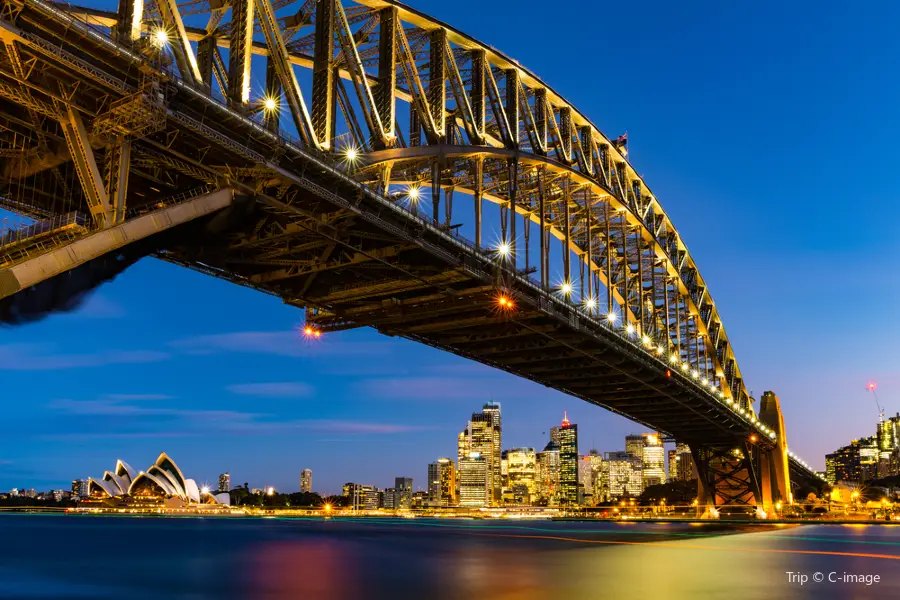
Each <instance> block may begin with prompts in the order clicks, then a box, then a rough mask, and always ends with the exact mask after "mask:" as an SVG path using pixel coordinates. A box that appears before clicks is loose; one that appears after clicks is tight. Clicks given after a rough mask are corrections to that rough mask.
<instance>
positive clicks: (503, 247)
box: [497, 242, 511, 258]
mask: <svg viewBox="0 0 900 600" xmlns="http://www.w3.org/2000/svg"><path fill="white" fill-rule="evenodd" d="M510 251H511V248H510V246H509V242H500V244H499V245H498V246H497V254H499V255H500V256H502V257H503V258H506V257H507V256H509V253H510Z"/></svg>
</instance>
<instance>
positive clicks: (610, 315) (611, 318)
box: [606, 312, 616, 323]
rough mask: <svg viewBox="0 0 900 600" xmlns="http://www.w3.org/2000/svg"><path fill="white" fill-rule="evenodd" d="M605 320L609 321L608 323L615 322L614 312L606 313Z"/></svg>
mask: <svg viewBox="0 0 900 600" xmlns="http://www.w3.org/2000/svg"><path fill="white" fill-rule="evenodd" d="M606 320H607V321H609V322H610V323H615V322H616V313H614V312H611V313H608V314H607V315H606Z"/></svg>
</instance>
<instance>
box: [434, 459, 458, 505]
mask: <svg viewBox="0 0 900 600" xmlns="http://www.w3.org/2000/svg"><path fill="white" fill-rule="evenodd" d="M456 488H457V485H456V468H455V466H454V464H453V461H452V460H450V459H449V458H439V459H437V462H433V463H431V464H429V465H428V499H429V501H431V502H432V503H434V504H437V505H439V506H456V502H457V496H456Z"/></svg>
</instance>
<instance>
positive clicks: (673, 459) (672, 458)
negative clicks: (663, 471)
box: [667, 449, 678, 481]
mask: <svg viewBox="0 0 900 600" xmlns="http://www.w3.org/2000/svg"><path fill="white" fill-rule="evenodd" d="M668 460H669V476H668V479H667V481H676V480H677V477H678V453H677V452H676V451H675V450H674V449H673V450H669V454H668Z"/></svg>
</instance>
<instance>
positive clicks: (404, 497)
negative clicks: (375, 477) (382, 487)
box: [394, 477, 413, 508]
mask: <svg viewBox="0 0 900 600" xmlns="http://www.w3.org/2000/svg"><path fill="white" fill-rule="evenodd" d="M394 488H396V490H397V494H398V495H399V496H400V500H399V502H398V504H399V506H398V507H397V508H409V507H410V506H411V505H412V492H413V489H412V477H395V478H394Z"/></svg>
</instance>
